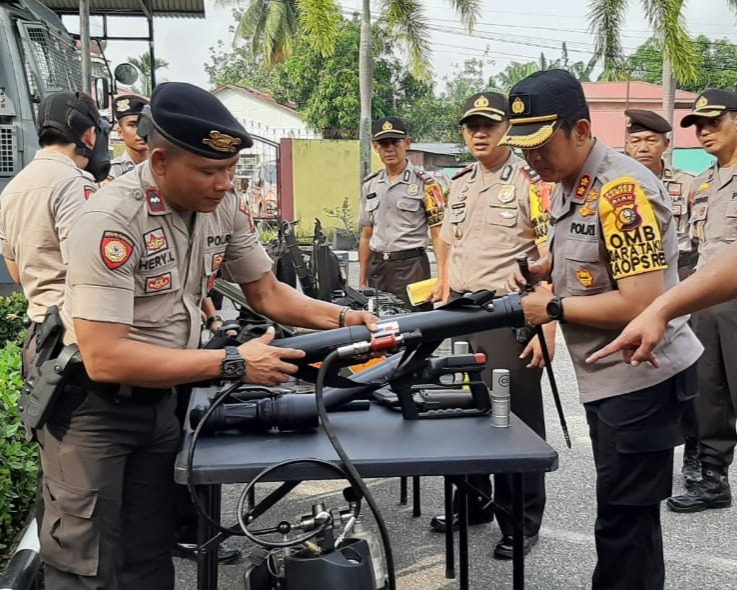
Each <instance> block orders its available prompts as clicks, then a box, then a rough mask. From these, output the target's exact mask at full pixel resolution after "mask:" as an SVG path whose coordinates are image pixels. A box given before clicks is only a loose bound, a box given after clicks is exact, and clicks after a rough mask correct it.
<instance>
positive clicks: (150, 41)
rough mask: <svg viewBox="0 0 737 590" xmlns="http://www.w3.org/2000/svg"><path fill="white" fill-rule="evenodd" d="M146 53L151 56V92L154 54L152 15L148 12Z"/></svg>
mask: <svg viewBox="0 0 737 590" xmlns="http://www.w3.org/2000/svg"><path fill="white" fill-rule="evenodd" d="M148 54H149V56H150V57H151V94H153V92H154V88H156V54H155V53H154V15H153V13H152V12H149V13H148Z"/></svg>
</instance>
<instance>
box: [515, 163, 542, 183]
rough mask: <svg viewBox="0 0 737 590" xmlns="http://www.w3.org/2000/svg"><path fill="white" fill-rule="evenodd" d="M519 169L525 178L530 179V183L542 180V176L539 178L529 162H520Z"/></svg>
mask: <svg viewBox="0 0 737 590" xmlns="http://www.w3.org/2000/svg"><path fill="white" fill-rule="evenodd" d="M519 169H520V170H521V171H522V174H524V175H525V178H526V179H527V180H528V181H530V183H531V184H537V183H539V182H542V178H540V175H539V174H538V173H537V172H535V170H534V169H533V168H532V167H531V166H530V165H529V164H520V167H519Z"/></svg>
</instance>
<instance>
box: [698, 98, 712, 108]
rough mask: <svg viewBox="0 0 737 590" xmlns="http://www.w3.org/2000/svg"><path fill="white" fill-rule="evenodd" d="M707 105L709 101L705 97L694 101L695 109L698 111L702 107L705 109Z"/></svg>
mask: <svg viewBox="0 0 737 590" xmlns="http://www.w3.org/2000/svg"><path fill="white" fill-rule="evenodd" d="M707 104H709V100H708V99H707V98H706V97H705V96H702V97H701V98H700V99H699V100H697V101H696V105H695V106H696V108H697V109H700V108H702V107H705V106H706V105H707Z"/></svg>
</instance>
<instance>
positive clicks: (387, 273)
mask: <svg viewBox="0 0 737 590" xmlns="http://www.w3.org/2000/svg"><path fill="white" fill-rule="evenodd" d="M430 276H431V275H430V261H429V260H428V258H427V253H425V252H422V253H420V254H419V255H418V256H414V257H412V258H406V259H404V260H382V259H381V258H380V257H379V256H378V255H376V254H372V256H371V260H370V261H369V265H368V286H369V287H373V288H374V289H379V291H385V292H386V293H391V294H392V295H395V296H396V297H398V298H399V299H401V300H402V301H403V302H404V305H405V306H406V308H407V309H409V310H410V311H430V310H432V308H433V306H432V303H424V304H422V305H418V306H417V307H414V306H413V305H412V304H410V302H409V297H408V296H407V285H409V284H411V283H416V282H418V281H424V280H425V279H429V278H430Z"/></svg>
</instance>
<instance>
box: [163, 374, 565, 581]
mask: <svg viewBox="0 0 737 590" xmlns="http://www.w3.org/2000/svg"><path fill="white" fill-rule="evenodd" d="M215 392H216V390H215V389H214V388H202V389H195V390H194V392H193V395H192V401H191V403H190V407H194V406H197V405H200V406H201V405H203V403H206V399H207V398H208V397H212V396H214V394H215ZM330 420H331V423H332V424H333V425H334V427H335V430H336V432H337V434H338V436H339V438H340V441H341V444H342V445H343V447H344V448H345V450H346V452H347V453H348V456H349V457H351V459H352V460H353V462H354V464H355V466H356V468H357V469H358V471H359V473H360V474H361V476H362V477H365V478H373V477H401V476H410V477H411V476H443V477H445V489H446V502H445V505H446V518H448V520H447V522H450V518H451V514H450V512H451V511H452V507H451V505H450V494H449V493H448V492H449V490H450V486H451V483H457V484H458V489H459V491H460V492H461V507H460V517H461V527H460V531H459V537H458V544H459V570H460V571H459V582H460V588H461V590H464V589H467V588H468V528H467V516H468V514H467V497H466V489H465V487H464V481H465V479H464V476H467V475H471V474H477V473H509V474H512V475H513V477H512V484H513V488H512V494H513V514H512V518H513V526H514V558H513V588H515V590H521V589H522V588H524V552H523V543H524V530H523V523H524V502H523V498H524V489H523V477H522V476H523V475H524V474H526V473H531V472H545V471H554V470H555V469H557V467H558V454H557V453H556V452H555V450H553V449H552V448H551V447H550V446H549V445H548V444H547V443H546V442H545V441H544V440H542V439H541V438H540V437H539V436H537V434H535V433H534V432H533V431H532V430H530V428H528V427H527V426H526V425H525V424H524V423H522V422H521V421H520V420H519V419H517V418H516V417H515V416H512V418H511V426H510V427H509V428H495V427H493V426H491V421H490V418H489V417H462V418H444V419H431V420H415V421H409V420H404V419H403V418H402V415H401V414H400V413H397V412H393V411H391V410H389V409H386V408H384V407H380V406H376V405H372V407H371V409H370V410H369V411H358V412H338V413H333V414H331V416H330ZM191 442H192V432H191V430H189V429H186V432H185V434H184V437H183V442H182V450H181V451H180V453H179V455H178V457H177V462H176V468H175V480H176V481H177V483H179V484H185V483H186V481H187V473H186V471H187V453H188V451H189V448H190V445H191ZM301 457H311V458H317V459H324V460H329V461H335V460H337V458H338V457H337V454H336V453H335V450H334V449H333V447H332V446H331V445H330V442H329V440H328V438H327V436H326V435H325V433H324V432H323V431H322V430H321V429H317V430H313V431H307V432H289V433H279V432H267V433H240V432H232V433H231V432H229V433H225V434H218V435H216V436H207V437H205V436H202V437H200V439H199V441H198V443H197V449H196V452H195V455H194V463H193V482H194V483H195V484H196V485H197V491H198V494H199V497H200V498H201V499H202V500H203V503H204V504H205V506H206V507H207V510H208V513H209V514H210V516H212V517H213V518H214V519H215V520H216V521H219V519H220V486H221V485H222V484H228V483H246V482H249V481H251V480H252V479H253V478H254V477H255V476H256V475H257V474H258V473H259V472H260V471H261V470H263V469H264V468H265V467H268V466H269V465H272V464H274V463H278V462H281V461H284V460H286V459H296V458H301ZM275 475H276V476H278V478H279V479H278V481H303V480H325V479H334V478H336V477H337V475H336V473H334V472H333V471H330V470H329V469H327V468H324V467H320V466H318V465H314V464H305V463H302V464H295V465H293V466H289V467H286V468H284V469H280V470H279V471H278V472H276V474H275ZM264 481H268V480H264ZM272 481H274V480H272ZM215 534H216V531H215V530H214V528H213V527H210V526H209V524H208V523H207V520H206V519H204V518H203V517H200V519H199V526H198V543H199V544H200V546H202V545H204V544H205V543H206V542H207V541H208V540H210V539H212V537H214V536H215ZM446 577H454V572H453V533H452V530H451V527H448V532H447V534H446ZM217 578H218V571H217V546H216V545H213V544H211V548H210V550H208V551H201V552H200V554H199V557H198V590H216V589H217Z"/></svg>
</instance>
